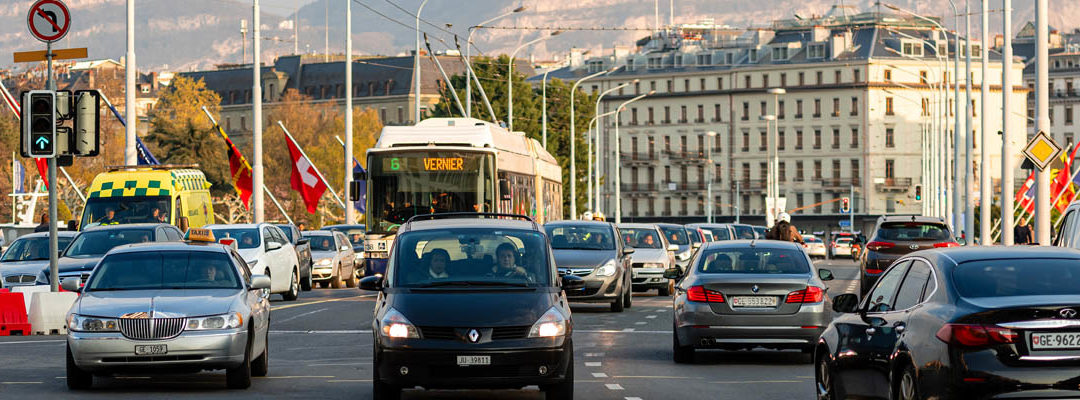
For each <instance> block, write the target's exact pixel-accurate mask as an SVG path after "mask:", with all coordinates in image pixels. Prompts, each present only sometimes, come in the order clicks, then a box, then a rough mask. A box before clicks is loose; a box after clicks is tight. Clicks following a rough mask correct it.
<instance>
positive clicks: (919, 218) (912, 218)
mask: <svg viewBox="0 0 1080 400" xmlns="http://www.w3.org/2000/svg"><path fill="white" fill-rule="evenodd" d="M877 222H878V224H880V223H882V222H935V223H939V224H945V220H944V219H942V218H939V217H930V216H925V215H882V216H880V217H878V220H877Z"/></svg>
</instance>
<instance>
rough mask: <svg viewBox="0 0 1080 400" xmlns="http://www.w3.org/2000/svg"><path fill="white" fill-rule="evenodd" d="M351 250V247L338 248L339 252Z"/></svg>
mask: <svg viewBox="0 0 1080 400" xmlns="http://www.w3.org/2000/svg"><path fill="white" fill-rule="evenodd" d="M349 249H351V247H349V246H341V247H340V248H338V250H339V251H346V250H349Z"/></svg>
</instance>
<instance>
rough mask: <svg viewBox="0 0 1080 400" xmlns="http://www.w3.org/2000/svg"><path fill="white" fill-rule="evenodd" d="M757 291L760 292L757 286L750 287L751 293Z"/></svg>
mask: <svg viewBox="0 0 1080 400" xmlns="http://www.w3.org/2000/svg"><path fill="white" fill-rule="evenodd" d="M758 290H761V288H759V287H758V285H754V286H751V287H750V291H751V292H754V293H757V292H758Z"/></svg>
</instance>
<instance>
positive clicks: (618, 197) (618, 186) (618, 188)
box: [571, 90, 656, 224]
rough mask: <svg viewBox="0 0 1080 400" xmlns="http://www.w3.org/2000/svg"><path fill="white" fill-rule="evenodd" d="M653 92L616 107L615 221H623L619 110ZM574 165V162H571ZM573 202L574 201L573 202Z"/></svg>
mask: <svg viewBox="0 0 1080 400" xmlns="http://www.w3.org/2000/svg"><path fill="white" fill-rule="evenodd" d="M653 93H656V91H655V90H651V91H649V93H645V94H641V95H637V96H635V97H634V98H632V99H630V100H627V101H624V102H623V103H622V104H619V106H618V107H615V223H616V224H621V223H622V157H621V153H622V151H621V150H622V149H621V148H619V112H621V111H622V110H623V109H624V108H626V106H627V105H628V104H630V103H633V102H635V101H638V100H641V99H643V98H645V96H649V95H651V94H653ZM571 165H572V164H571ZM571 204H573V203H571Z"/></svg>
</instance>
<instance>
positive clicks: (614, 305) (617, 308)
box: [611, 295, 626, 312]
mask: <svg viewBox="0 0 1080 400" xmlns="http://www.w3.org/2000/svg"><path fill="white" fill-rule="evenodd" d="M624 298H625V296H623V295H619V296H618V297H616V298H615V301H613V302H611V312H623V310H624V309H626V302H624V301H623V300H624Z"/></svg>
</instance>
